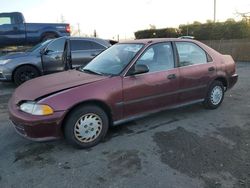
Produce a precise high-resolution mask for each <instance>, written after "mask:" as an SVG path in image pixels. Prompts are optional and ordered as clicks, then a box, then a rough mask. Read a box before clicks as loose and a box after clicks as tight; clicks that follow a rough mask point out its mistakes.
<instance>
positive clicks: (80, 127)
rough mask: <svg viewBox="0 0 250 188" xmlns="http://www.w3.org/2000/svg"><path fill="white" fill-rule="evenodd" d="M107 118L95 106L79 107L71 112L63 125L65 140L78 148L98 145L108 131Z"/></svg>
mask: <svg viewBox="0 0 250 188" xmlns="http://www.w3.org/2000/svg"><path fill="white" fill-rule="evenodd" d="M108 124H109V120H108V116H107V114H106V113H105V111H104V110H102V109H101V108H99V107H97V106H93V105H88V106H80V107H78V108H76V109H75V110H73V111H72V112H71V113H70V115H69V116H68V118H67V119H66V121H65V124H64V135H65V138H66V140H67V141H68V142H69V143H70V144H73V145H74V146H77V147H79V148H89V147H92V146H95V145H96V144H98V143H99V142H100V141H101V140H102V139H103V138H104V137H105V135H106V133H107V131H108Z"/></svg>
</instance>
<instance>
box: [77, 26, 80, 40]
mask: <svg viewBox="0 0 250 188" xmlns="http://www.w3.org/2000/svg"><path fill="white" fill-rule="evenodd" d="M77 27H78V35H79V37H80V36H81V30H80V24H79V23H77Z"/></svg>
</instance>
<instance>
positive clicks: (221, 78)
mask: <svg viewBox="0 0 250 188" xmlns="http://www.w3.org/2000/svg"><path fill="white" fill-rule="evenodd" d="M214 81H220V82H221V83H222V84H223V86H224V87H225V91H226V90H227V88H228V81H227V79H226V78H225V77H223V76H219V77H217V78H216V79H215V80H214Z"/></svg>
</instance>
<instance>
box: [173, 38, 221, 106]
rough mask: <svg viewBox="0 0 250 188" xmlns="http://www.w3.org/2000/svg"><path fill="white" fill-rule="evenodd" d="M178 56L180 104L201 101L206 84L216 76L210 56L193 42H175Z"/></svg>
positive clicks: (204, 94)
mask: <svg viewBox="0 0 250 188" xmlns="http://www.w3.org/2000/svg"><path fill="white" fill-rule="evenodd" d="M175 44H176V48H177V52H178V55H179V67H180V68H179V70H180V95H179V101H180V102H181V103H188V102H192V101H196V100H202V99H204V98H205V96H206V91H207V87H208V84H209V83H210V81H211V80H213V79H214V78H215V76H216V66H215V64H214V63H213V61H212V59H211V58H210V56H209V55H208V54H207V53H206V52H205V51H204V50H203V49H202V48H201V47H199V46H198V45H197V44H195V43H193V42H176V43H175Z"/></svg>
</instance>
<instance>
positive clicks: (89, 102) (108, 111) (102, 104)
mask: <svg viewBox="0 0 250 188" xmlns="http://www.w3.org/2000/svg"><path fill="white" fill-rule="evenodd" d="M84 105H94V106H98V107H99V108H101V109H102V110H104V112H106V114H107V116H108V119H109V125H112V123H113V119H112V111H111V108H110V107H109V105H108V104H106V103H105V102H103V101H101V100H87V101H84V102H80V103H77V104H75V105H74V106H72V107H71V108H70V109H69V110H68V111H67V112H66V114H65V116H64V118H63V120H62V124H61V129H62V130H63V129H64V126H65V124H64V123H65V121H66V120H67V118H68V117H69V115H70V114H71V112H72V111H73V110H75V109H77V108H79V107H81V106H84Z"/></svg>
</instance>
